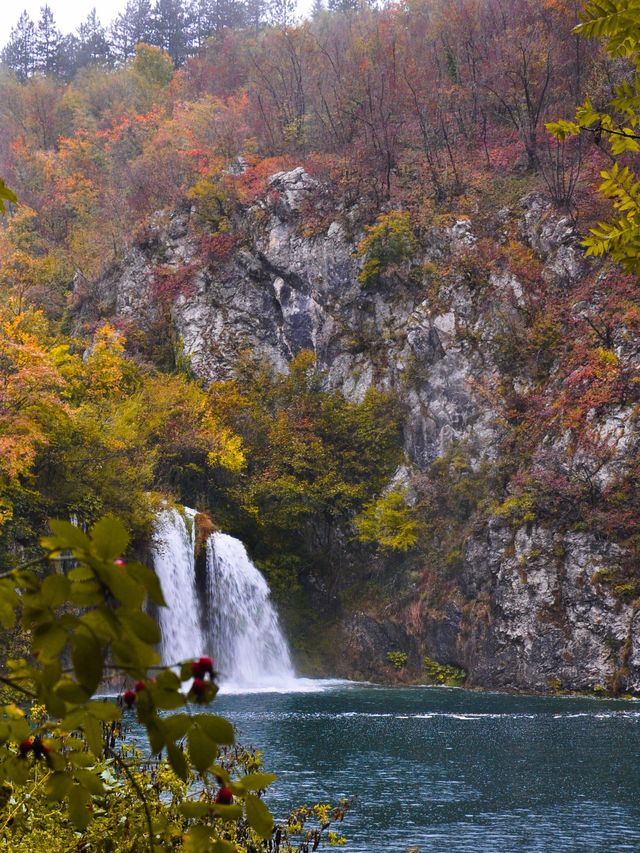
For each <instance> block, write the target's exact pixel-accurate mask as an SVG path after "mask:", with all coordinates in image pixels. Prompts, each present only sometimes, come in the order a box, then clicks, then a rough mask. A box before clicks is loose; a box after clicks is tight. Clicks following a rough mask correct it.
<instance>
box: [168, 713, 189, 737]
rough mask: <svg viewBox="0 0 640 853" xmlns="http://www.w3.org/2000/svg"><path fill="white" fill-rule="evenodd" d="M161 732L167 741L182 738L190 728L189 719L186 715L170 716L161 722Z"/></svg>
mask: <svg viewBox="0 0 640 853" xmlns="http://www.w3.org/2000/svg"><path fill="white" fill-rule="evenodd" d="M161 726H162V730H163V732H164V733H165V734H166V737H167V741H170V740H171V741H176V740H179V739H180V738H182V737H184V736H185V735H186V733H187V732H188V731H189V728H190V726H191V717H190V716H189V715H188V714H171V716H170V717H164V718H163V720H162V721H161Z"/></svg>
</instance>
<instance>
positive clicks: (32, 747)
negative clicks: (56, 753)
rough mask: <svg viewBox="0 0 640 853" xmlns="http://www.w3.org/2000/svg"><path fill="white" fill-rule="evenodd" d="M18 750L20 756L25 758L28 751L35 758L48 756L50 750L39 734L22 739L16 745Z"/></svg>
mask: <svg viewBox="0 0 640 853" xmlns="http://www.w3.org/2000/svg"><path fill="white" fill-rule="evenodd" d="M18 752H19V753H20V758H26V757H27V755H28V754H29V753H30V752H32V753H33V755H34V756H35V758H48V755H49V753H50V752H51V750H50V749H49V747H48V746H47V745H46V744H44V743H43V742H42V738H41V736H40V735H36V736H35V737H28V738H26V740H23V741H22V742H21V743H20V744H19V746H18Z"/></svg>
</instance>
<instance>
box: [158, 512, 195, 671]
mask: <svg viewBox="0 0 640 853" xmlns="http://www.w3.org/2000/svg"><path fill="white" fill-rule="evenodd" d="M195 517H196V511H195V510H193V509H188V508H187V507H184V514H183V513H180V512H178V510H177V509H163V510H161V511H160V512H159V513H158V515H157V516H156V522H155V526H154V532H153V538H152V540H151V554H152V557H153V566H154V569H155V571H156V574H157V575H158V578H159V580H160V584H161V586H162V591H163V593H164V597H165V600H166V602H167V605H168V606H167V607H161V608H160V609H159V613H158V621H159V623H160V631H161V633H162V644H161V654H162V660H163V663H166V664H173V663H176V662H178V661H181V660H187V659H188V658H193V657H199V656H200V655H202V654H204V653H205V651H206V648H205V647H206V638H205V634H204V631H203V630H202V626H201V624H200V607H199V604H198V593H197V590H196V573H195V521H194V519H195Z"/></svg>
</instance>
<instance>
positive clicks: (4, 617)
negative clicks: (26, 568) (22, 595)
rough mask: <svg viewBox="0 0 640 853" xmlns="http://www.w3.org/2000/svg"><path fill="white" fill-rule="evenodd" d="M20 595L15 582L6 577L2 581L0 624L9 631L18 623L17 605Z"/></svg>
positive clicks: (0, 582) (0, 586)
mask: <svg viewBox="0 0 640 853" xmlns="http://www.w3.org/2000/svg"><path fill="white" fill-rule="evenodd" d="M18 602H19V597H18V593H17V592H16V590H15V582H14V581H12V580H9V579H8V578H6V579H5V580H1V581H0V625H2V627H3V628H6V629H7V630H8V631H9V630H11V628H13V626H14V625H15V623H16V607H17V606H18Z"/></svg>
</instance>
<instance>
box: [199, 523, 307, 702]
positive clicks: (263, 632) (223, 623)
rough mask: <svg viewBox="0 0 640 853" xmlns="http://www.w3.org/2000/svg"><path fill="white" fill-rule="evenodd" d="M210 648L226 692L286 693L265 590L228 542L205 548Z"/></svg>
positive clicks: (287, 669)
mask: <svg viewBox="0 0 640 853" xmlns="http://www.w3.org/2000/svg"><path fill="white" fill-rule="evenodd" d="M207 585H208V589H207V603H208V607H209V610H210V622H211V628H210V631H211V647H212V649H213V658H214V661H215V664H216V667H217V668H218V669H219V670H220V673H221V677H222V682H223V685H224V686H225V687H227V688H228V689H232V690H233V689H240V690H242V689H243V688H249V689H251V688H253V689H255V688H257V689H261V688H262V689H269V688H275V689H279V690H286V689H291V687H292V686H293V684H294V683H295V673H294V671H293V666H292V664H291V657H290V655H289V648H288V646H287V642H286V640H285V638H284V636H283V634H282V630H281V629H280V624H279V622H278V615H277V613H276V611H275V609H274V607H273V605H272V604H271V601H270V600H269V587H268V586H267V582H266V580H265V579H264V577H263V576H262V575H261V574H260V572H259V571H258V569H257V568H256V567H255V566H254V565H253V563H252V562H251V560H250V559H249V557H248V555H247V552H246V550H245V547H244V545H243V544H242V542H240V541H239V540H238V539H234V538H233V536H227V535H226V534H225V533H214V534H213V536H211V537H210V538H209V541H208V542H207Z"/></svg>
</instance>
